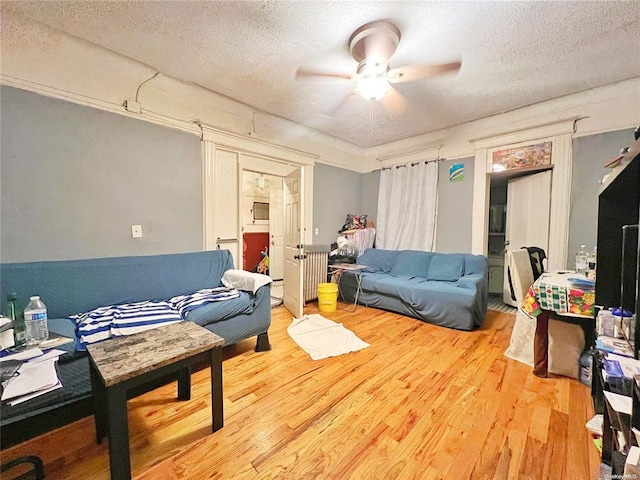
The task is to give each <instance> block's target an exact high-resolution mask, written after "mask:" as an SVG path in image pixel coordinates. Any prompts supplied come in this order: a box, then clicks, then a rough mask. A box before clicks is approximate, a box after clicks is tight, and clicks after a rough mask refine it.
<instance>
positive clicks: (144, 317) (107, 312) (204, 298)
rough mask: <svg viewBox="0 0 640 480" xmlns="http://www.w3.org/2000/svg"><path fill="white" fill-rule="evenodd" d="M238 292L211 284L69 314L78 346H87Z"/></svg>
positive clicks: (177, 316) (179, 316) (180, 317)
mask: <svg viewBox="0 0 640 480" xmlns="http://www.w3.org/2000/svg"><path fill="white" fill-rule="evenodd" d="M239 296H240V292H238V290H236V289H232V288H226V287H217V288H208V289H203V290H198V291H197V292H194V293H190V294H187V295H178V296H176V297H173V298H170V299H169V300H166V301H147V302H135V303H125V304H120V305H107V306H104V307H98V308H95V309H93V310H91V311H89V312H84V313H80V314H77V315H71V316H70V318H71V319H72V320H74V321H75V323H76V336H77V338H78V340H79V342H78V349H79V350H84V349H85V348H86V345H88V344H90V343H95V342H99V341H102V340H107V339H109V338H112V337H120V336H124V335H132V334H134V333H140V332H144V331H146V330H149V329H152V328H157V327H160V326H163V325H170V324H172V323H177V322H181V321H182V320H183V319H184V316H185V315H186V314H187V312H190V311H191V310H195V309H196V308H198V307H201V306H203V305H207V304H209V303H212V302H221V301H225V300H231V299H233V298H237V297H239Z"/></svg>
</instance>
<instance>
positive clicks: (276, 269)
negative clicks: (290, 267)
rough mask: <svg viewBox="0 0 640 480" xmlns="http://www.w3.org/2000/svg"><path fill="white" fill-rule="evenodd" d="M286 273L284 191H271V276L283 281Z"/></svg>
mask: <svg viewBox="0 0 640 480" xmlns="http://www.w3.org/2000/svg"><path fill="white" fill-rule="evenodd" d="M283 272H284V197H283V193H282V190H270V191H269V276H270V277H271V278H272V279H273V280H282V279H283V278H284V277H283Z"/></svg>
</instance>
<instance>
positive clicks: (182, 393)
mask: <svg viewBox="0 0 640 480" xmlns="http://www.w3.org/2000/svg"><path fill="white" fill-rule="evenodd" d="M178 400H191V367H184V368H181V369H180V370H178Z"/></svg>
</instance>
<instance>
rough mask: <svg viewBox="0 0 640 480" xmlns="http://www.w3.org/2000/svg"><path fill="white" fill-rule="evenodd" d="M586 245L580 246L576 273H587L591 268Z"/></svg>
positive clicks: (577, 254)
mask: <svg viewBox="0 0 640 480" xmlns="http://www.w3.org/2000/svg"><path fill="white" fill-rule="evenodd" d="M585 248H586V245H580V250H579V251H578V253H576V272H577V273H585V272H586V271H587V268H588V267H589V255H588V254H587V251H586V250H585Z"/></svg>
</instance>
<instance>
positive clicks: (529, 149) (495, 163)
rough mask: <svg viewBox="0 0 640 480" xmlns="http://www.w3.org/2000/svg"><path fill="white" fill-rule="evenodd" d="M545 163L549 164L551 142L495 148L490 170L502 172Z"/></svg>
mask: <svg viewBox="0 0 640 480" xmlns="http://www.w3.org/2000/svg"><path fill="white" fill-rule="evenodd" d="M547 165H551V142H544V143H537V144H535V145H527V146H524V147H517V148H505V149H502V150H496V151H494V152H493V157H492V166H491V170H492V171H493V172H504V171H506V170H514V169H519V168H530V167H544V166H547Z"/></svg>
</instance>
